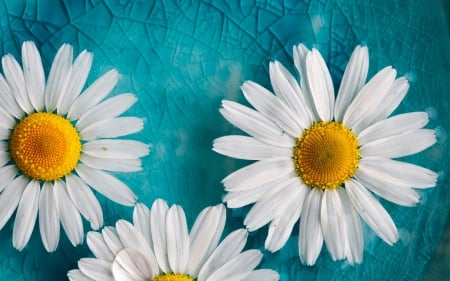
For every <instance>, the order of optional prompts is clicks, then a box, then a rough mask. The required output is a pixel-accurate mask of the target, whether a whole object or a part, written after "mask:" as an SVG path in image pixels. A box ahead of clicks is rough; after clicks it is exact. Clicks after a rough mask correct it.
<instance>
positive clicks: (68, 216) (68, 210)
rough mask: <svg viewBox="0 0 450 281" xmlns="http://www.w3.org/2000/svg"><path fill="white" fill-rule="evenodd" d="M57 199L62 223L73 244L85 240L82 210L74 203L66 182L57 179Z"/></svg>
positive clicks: (54, 186) (55, 184) (55, 185)
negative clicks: (68, 192)
mask: <svg viewBox="0 0 450 281" xmlns="http://www.w3.org/2000/svg"><path fill="white" fill-rule="evenodd" d="M53 189H54V193H55V200H56V201H57V202H58V205H59V215H60V217H61V224H62V226H63V228H64V230H65V232H66V234H67V237H68V238H69V240H70V243H72V245H73V246H76V245H79V244H81V243H82V242H83V236H84V232H83V222H82V221H81V216H80V212H79V211H78V210H77V208H76V207H75V205H74V204H73V203H72V200H71V199H70V197H69V195H68V194H67V187H66V185H65V183H64V182H62V181H56V182H55V183H54V185H53Z"/></svg>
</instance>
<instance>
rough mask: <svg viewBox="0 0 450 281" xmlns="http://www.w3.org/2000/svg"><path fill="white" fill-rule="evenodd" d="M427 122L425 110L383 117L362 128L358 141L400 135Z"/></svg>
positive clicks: (365, 141)
mask: <svg viewBox="0 0 450 281" xmlns="http://www.w3.org/2000/svg"><path fill="white" fill-rule="evenodd" d="M427 123H428V114H427V113H426V112H409V113H403V114H399V115H395V116H393V117H391V118H388V119H383V120H381V121H378V122H376V123H374V124H373V125H371V126H369V127H367V128H366V129H364V130H363V131H362V132H361V133H360V134H358V143H359V144H360V145H364V144H366V143H368V142H371V141H374V140H377V139H382V138H385V137H390V136H395V135H400V134H403V133H406V132H408V131H411V130H415V129H420V128H422V127H423V126H425V125H426V124H427Z"/></svg>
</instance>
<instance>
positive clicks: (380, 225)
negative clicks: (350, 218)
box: [345, 179, 398, 245]
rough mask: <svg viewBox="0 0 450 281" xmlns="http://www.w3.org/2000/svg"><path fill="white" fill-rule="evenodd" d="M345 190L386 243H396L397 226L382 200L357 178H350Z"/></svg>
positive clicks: (356, 207)
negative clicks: (381, 202)
mask: <svg viewBox="0 0 450 281" xmlns="http://www.w3.org/2000/svg"><path fill="white" fill-rule="evenodd" d="M345 190H346V191H347V194H348V197H349V198H350V201H351V202H352V204H353V207H354V208H355V209H356V210H357V211H358V213H359V215H360V216H361V217H362V218H363V220H364V221H365V222H366V223H367V224H368V225H369V226H370V228H372V230H373V231H374V232H375V233H376V234H377V235H378V236H379V237H380V238H381V239H383V240H384V241H385V242H386V243H388V244H389V245H392V244H394V243H395V242H396V241H397V240H398V232H397V228H396V227H395V224H394V222H393V221H392V218H391V216H389V214H388V213H387V212H386V210H385V209H384V208H383V206H382V205H381V204H380V202H378V201H377V199H375V198H374V197H373V196H372V195H371V194H370V192H369V191H368V190H367V189H366V188H365V187H364V186H363V185H362V184H361V183H359V182H358V181H356V180H353V179H350V180H348V181H347V182H346V183H345Z"/></svg>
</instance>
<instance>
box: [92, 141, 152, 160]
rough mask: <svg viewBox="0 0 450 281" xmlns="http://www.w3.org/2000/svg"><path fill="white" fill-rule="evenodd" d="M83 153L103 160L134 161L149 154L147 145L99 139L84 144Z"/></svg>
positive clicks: (136, 142)
mask: <svg viewBox="0 0 450 281" xmlns="http://www.w3.org/2000/svg"><path fill="white" fill-rule="evenodd" d="M83 153H85V154H88V155H91V156H95V157H100V158H105V159H136V158H139V157H143V156H145V155H147V154H148V153H149V145H148V144H145V143H142V142H140V141H135V140H123V139H100V140H93V141H89V142H87V143H84V144H83Z"/></svg>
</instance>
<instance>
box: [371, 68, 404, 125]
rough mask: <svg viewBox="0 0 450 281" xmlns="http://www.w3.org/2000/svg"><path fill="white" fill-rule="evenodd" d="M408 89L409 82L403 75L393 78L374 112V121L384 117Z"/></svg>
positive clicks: (397, 103)
mask: <svg viewBox="0 0 450 281" xmlns="http://www.w3.org/2000/svg"><path fill="white" fill-rule="evenodd" d="M408 90H409V83H408V80H406V78H405V77H400V78H397V79H395V81H394V83H392V86H391V88H390V89H389V93H388V94H387V95H386V97H385V98H384V100H383V103H382V105H381V106H380V107H379V108H378V110H377V111H376V112H375V114H376V115H375V121H379V120H383V119H386V118H387V117H388V116H389V115H391V113H392V112H394V110H395V109H396V108H397V107H398V106H399V104H400V102H401V101H402V100H403V98H404V97H405V96H406V94H407V93H408Z"/></svg>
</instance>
